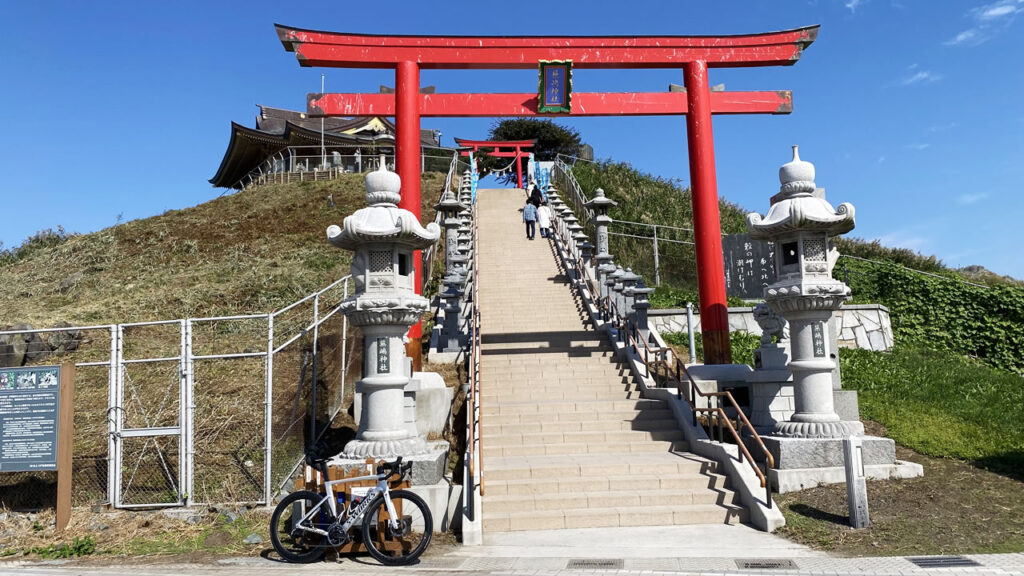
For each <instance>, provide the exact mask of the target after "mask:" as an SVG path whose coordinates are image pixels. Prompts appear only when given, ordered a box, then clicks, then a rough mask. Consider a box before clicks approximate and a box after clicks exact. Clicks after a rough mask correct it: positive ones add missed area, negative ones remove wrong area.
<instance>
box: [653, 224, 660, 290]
mask: <svg viewBox="0 0 1024 576" xmlns="http://www.w3.org/2000/svg"><path fill="white" fill-rule="evenodd" d="M654 285H655V286H661V266H659V264H658V227H657V226H655V227H654Z"/></svg>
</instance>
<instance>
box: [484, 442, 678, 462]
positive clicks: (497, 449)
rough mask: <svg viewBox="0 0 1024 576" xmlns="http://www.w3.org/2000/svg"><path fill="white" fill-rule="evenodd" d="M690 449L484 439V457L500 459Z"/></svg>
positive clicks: (670, 444) (669, 445)
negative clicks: (500, 443)
mask: <svg viewBox="0 0 1024 576" xmlns="http://www.w3.org/2000/svg"><path fill="white" fill-rule="evenodd" d="M689 449H690V446H689V444H687V443H686V442H682V441H680V442H658V441H655V440H648V441H638V442H607V443H588V442H565V443H561V444H520V445H514V444H513V445H506V446H492V445H491V443H489V442H488V441H487V439H484V457H485V458H500V457H514V456H542V455H543V456H575V455H581V454H620V455H629V454H667V453H668V452H670V451H675V452H685V451H687V450H689Z"/></svg>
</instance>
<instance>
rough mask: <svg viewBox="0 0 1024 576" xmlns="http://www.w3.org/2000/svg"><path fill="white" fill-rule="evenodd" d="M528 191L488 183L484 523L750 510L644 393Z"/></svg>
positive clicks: (483, 198) (725, 517) (481, 210)
mask: <svg viewBox="0 0 1024 576" xmlns="http://www.w3.org/2000/svg"><path fill="white" fill-rule="evenodd" d="M525 198H526V195H525V193H524V192H523V191H522V190H508V189H503V190H480V191H478V206H477V215H478V218H479V228H480V231H479V234H480V237H479V246H478V247H477V249H478V250H479V251H480V259H479V261H480V271H479V274H480V303H479V304H480V307H481V317H482V324H483V325H482V334H483V337H482V343H483V347H482V351H481V368H480V370H481V382H482V384H481V386H482V391H481V412H482V417H481V421H482V425H483V431H482V445H483V466H484V482H485V497H484V501H483V529H484V532H485V533H487V532H504V531H516V530H545V529H560V528H587V527H608V526H641V525H678V524H708V523H715V524H721V523H726V522H728V523H732V522H738V521H744V520H746V518H747V511H746V510H745V509H744V508H743V507H741V506H740V505H738V503H737V502H738V500H737V498H736V497H735V495H734V494H733V492H732V491H730V490H728V489H727V488H726V479H725V477H724V476H721V475H719V474H717V473H716V464H715V463H714V462H711V461H708V460H705V459H702V458H699V457H697V456H695V455H693V454H689V453H687V452H686V450H687V446H686V442H685V441H684V440H683V435H682V432H681V431H679V429H678V428H677V425H676V421H675V419H674V418H673V416H672V413H671V411H670V410H669V409H668V408H667V407H666V406H665V405H664V403H663V402H661V401H659V400H646V399H642V398H640V395H639V393H638V392H637V391H636V390H635V389H634V386H633V384H632V379H631V378H630V377H629V376H628V371H627V370H626V369H625V368H622V367H620V366H618V365H617V364H616V363H615V361H614V359H613V358H612V348H611V346H610V345H609V344H608V343H607V342H605V341H604V340H603V339H602V337H601V335H600V334H598V333H597V332H595V331H594V330H593V328H592V327H590V326H589V324H588V323H587V322H585V314H584V312H583V307H582V305H581V304H580V303H579V302H578V296H577V295H576V294H575V293H574V291H573V290H572V289H571V288H570V286H569V284H568V280H567V278H566V276H565V274H564V272H563V271H562V270H560V269H559V267H558V265H557V258H556V257H555V253H554V250H553V246H552V245H551V243H550V242H549V241H548V240H545V239H542V238H541V237H540V234H539V232H538V234H537V237H536V239H535V240H533V241H528V240H527V239H526V234H525V230H524V226H523V224H522V217H521V215H520V213H519V211H518V210H519V208H521V207H522V205H523V203H524V202H525Z"/></svg>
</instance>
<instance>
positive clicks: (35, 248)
mask: <svg viewBox="0 0 1024 576" xmlns="http://www.w3.org/2000/svg"><path fill="white" fill-rule="evenodd" d="M72 236H75V234H69V233H68V232H66V231H65V230H64V228H63V227H62V226H57V229H56V230H54V229H52V228H47V229H46V230H40V231H38V232H36V233H35V234H33V235H31V236H29V237H28V238H26V239H25V241H24V242H22V243H21V245H19V246H18V247H16V248H11V249H7V250H4V249H3V244H2V243H0V266H7V265H10V264H14V263H16V262H20V261H22V260H25V259H26V258H29V257H31V256H32V255H33V254H37V253H39V252H42V251H44V250H47V249H49V248H52V247H54V246H59V245H61V244H63V243H65V242H67V241H68V238H71V237H72Z"/></svg>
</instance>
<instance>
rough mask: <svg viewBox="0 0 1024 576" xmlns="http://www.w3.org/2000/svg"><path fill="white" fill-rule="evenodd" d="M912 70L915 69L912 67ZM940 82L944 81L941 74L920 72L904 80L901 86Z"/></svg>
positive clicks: (929, 71)
mask: <svg viewBox="0 0 1024 576" xmlns="http://www.w3.org/2000/svg"><path fill="white" fill-rule="evenodd" d="M911 69H913V67H911ZM939 80H942V75H941V74H936V73H934V72H932V71H931V70H921V71H920V72H915V73H914V74H911V75H910V76H907V77H906V78H904V79H903V81H902V82H901V84H903V85H904V86H910V85H911V84H919V83H925V84H931V83H932V82H938V81H939Z"/></svg>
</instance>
